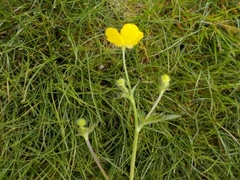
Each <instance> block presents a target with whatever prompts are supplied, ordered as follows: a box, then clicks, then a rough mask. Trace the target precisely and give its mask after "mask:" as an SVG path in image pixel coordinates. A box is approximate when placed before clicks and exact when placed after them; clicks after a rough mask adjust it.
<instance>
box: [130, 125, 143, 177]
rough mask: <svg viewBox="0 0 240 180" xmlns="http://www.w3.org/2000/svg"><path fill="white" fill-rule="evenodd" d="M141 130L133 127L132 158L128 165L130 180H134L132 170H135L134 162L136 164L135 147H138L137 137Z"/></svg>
mask: <svg viewBox="0 0 240 180" xmlns="http://www.w3.org/2000/svg"><path fill="white" fill-rule="evenodd" d="M140 130H141V128H138V127H135V130H134V140H133V149H132V157H131V164H130V178H129V179H130V180H133V179H134V170H135V162H136V155H137V146H138V137H139V132H140Z"/></svg>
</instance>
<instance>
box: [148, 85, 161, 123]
mask: <svg viewBox="0 0 240 180" xmlns="http://www.w3.org/2000/svg"><path fill="white" fill-rule="evenodd" d="M164 92H165V89H164V88H163V89H161V92H160V94H159V96H158V98H157V99H156V101H155V102H154V104H153V107H152V108H151V110H150V111H149V112H148V114H147V115H146V117H145V119H148V118H149V116H150V115H151V114H152V112H153V111H154V109H155V108H156V107H157V105H158V103H159V101H160V100H161V98H162V95H163V93H164Z"/></svg>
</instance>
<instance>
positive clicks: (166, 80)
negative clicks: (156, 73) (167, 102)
mask: <svg viewBox="0 0 240 180" xmlns="http://www.w3.org/2000/svg"><path fill="white" fill-rule="evenodd" d="M161 80H162V87H163V88H164V89H165V88H166V87H168V86H169V82H170V77H169V76H168V75H167V74H164V75H162V76H161Z"/></svg>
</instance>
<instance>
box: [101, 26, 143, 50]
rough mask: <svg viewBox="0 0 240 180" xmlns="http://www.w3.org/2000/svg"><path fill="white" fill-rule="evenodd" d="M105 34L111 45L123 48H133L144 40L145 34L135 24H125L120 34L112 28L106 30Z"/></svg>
mask: <svg viewBox="0 0 240 180" xmlns="http://www.w3.org/2000/svg"><path fill="white" fill-rule="evenodd" d="M105 34H106V36H107V40H108V41H109V42H110V43H113V44H114V45H115V46H118V47H123V48H125V47H126V48H133V46H135V45H136V44H137V43H138V42H139V41H140V40H141V39H142V38H143V33H142V32H141V31H139V29H138V27H137V26H136V25H135V24H125V25H124V26H123V28H122V29H121V31H120V33H119V32H118V30H117V29H115V28H111V27H110V28H107V29H106V32H105Z"/></svg>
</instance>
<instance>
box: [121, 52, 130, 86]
mask: <svg viewBox="0 0 240 180" xmlns="http://www.w3.org/2000/svg"><path fill="white" fill-rule="evenodd" d="M125 51H126V48H125V47H123V48H122V58H123V68H124V71H125V76H126V79H127V84H128V88H129V90H131V84H130V81H129V77H128V71H127V66H126V58H125Z"/></svg>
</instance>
